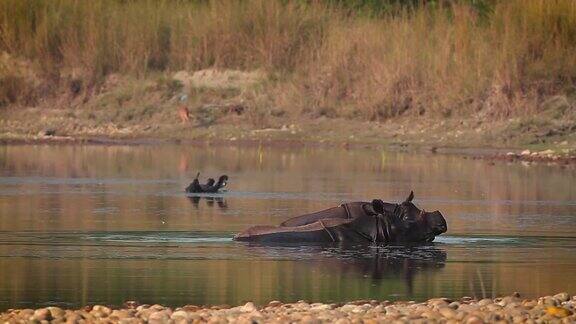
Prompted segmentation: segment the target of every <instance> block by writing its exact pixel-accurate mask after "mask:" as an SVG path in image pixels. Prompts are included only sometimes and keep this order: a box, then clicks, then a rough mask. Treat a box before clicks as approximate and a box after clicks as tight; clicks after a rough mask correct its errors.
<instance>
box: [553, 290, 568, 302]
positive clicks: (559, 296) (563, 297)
mask: <svg viewBox="0 0 576 324" xmlns="http://www.w3.org/2000/svg"><path fill="white" fill-rule="evenodd" d="M553 298H554V299H556V300H557V301H559V302H565V301H569V300H570V295H569V294H568V293H567V292H561V293H559V294H556V295H554V296H553Z"/></svg>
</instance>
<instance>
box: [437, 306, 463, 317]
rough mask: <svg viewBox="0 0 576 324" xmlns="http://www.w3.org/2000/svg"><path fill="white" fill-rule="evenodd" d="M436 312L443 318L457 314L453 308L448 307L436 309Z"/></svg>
mask: <svg viewBox="0 0 576 324" xmlns="http://www.w3.org/2000/svg"><path fill="white" fill-rule="evenodd" d="M438 312H439V313H440V314H441V315H442V316H444V317H445V318H455V317H456V315H457V314H458V313H457V312H456V311H455V310H454V309H452V308H450V307H441V308H439V309H438Z"/></svg>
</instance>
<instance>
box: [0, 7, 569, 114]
mask: <svg viewBox="0 0 576 324" xmlns="http://www.w3.org/2000/svg"><path fill="white" fill-rule="evenodd" d="M2 53H3V54H2ZM208 68H211V69H212V68H215V69H220V70H226V69H228V70H242V71H254V70H258V71H263V73H265V75H266V76H267V77H266V81H265V82H263V83H260V84H258V85H257V86H254V87H251V88H250V89H247V90H246V89H242V91H237V97H238V98H237V100H236V101H238V102H240V101H241V102H243V104H244V105H245V106H246V107H247V110H246V114H245V116H248V118H249V120H250V121H251V122H254V123H257V124H258V125H265V124H266V119H267V118H275V117H278V116H282V118H289V117H291V118H296V117H303V116H306V117H309V118H314V117H319V116H327V117H342V118H348V119H357V120H384V119H388V118H391V117H395V116H399V115H413V116H421V115H425V116H436V117H439V118H446V117H449V116H473V115H474V116H476V115H479V116H481V119H483V120H489V119H499V118H504V117H506V118H508V117H515V116H522V115H525V114H526V113H534V112H538V111H539V110H541V109H545V108H542V104H543V103H546V102H548V100H549V99H550V98H552V97H558V96H560V97H565V98H566V100H568V107H573V106H574V98H573V96H572V95H571V94H573V93H575V89H576V87H575V84H576V2H574V1H573V0H508V1H497V0H484V1H482V0H467V1H464V0H463V1H440V0H438V1H423V0H420V1H418V0H407V1H399V0H396V1H394V0H390V1H374V0H356V1H344V0H326V1H286V0H245V1H209V0H207V1H184V0H180V1H178V0H160V1H157V0H135V1H121V0H102V1H80V0H54V1H36V0H2V1H0V106H6V105H9V106H10V105H13V106H26V105H27V106H30V105H36V104H38V102H40V101H41V100H40V99H43V98H44V99H45V98H54V97H62V95H63V94H66V95H68V96H76V95H78V94H83V98H84V99H83V101H82V103H81V104H77V106H78V105H80V106H82V105H84V104H87V107H95V106H98V105H100V104H101V103H102V100H100V101H99V103H94V102H91V101H94V99H93V98H94V97H95V96H96V95H97V94H100V93H102V92H104V91H105V90H103V87H105V85H106V81H107V78H109V77H110V76H115V77H120V78H125V77H127V78H129V79H130V80H134V79H135V80H142V81H141V82H142V83H146V82H148V83H149V82H151V81H150V80H151V79H152V80H154V81H152V82H156V83H157V86H156V88H155V89H156V90H158V89H164V90H163V91H164V92H163V94H162V95H159V96H158V98H156V99H155V100H156V101H158V102H154V103H153V104H152V106H149V107H152V108H150V109H153V108H154V107H164V106H170V105H166V102H167V101H168V100H173V98H174V96H177V95H178V94H179V93H181V91H186V92H187V93H188V94H189V95H190V96H189V97H190V98H191V101H192V102H193V103H198V102H202V101H203V100H202V99H201V98H200V99H198V97H201V96H202V95H204V94H205V93H207V92H210V91H204V90H202V89H190V88H186V87H183V85H182V84H180V83H178V82H175V81H173V80H172V79H171V78H172V75H173V74H174V72H177V71H181V70H186V71H191V72H193V71H196V70H201V69H208ZM159 75H160V77H159ZM130 82H133V81H130ZM140 88H146V89H148V88H149V87H148V86H147V85H143V86H141V87H140ZM226 91H228V93H229V90H226ZM120 92H121V91H120ZM130 94H131V93H129V94H127V97H122V98H120V97H118V98H117V102H115V103H114V106H126V105H125V104H124V102H127V103H128V105H129V103H130V101H131V97H130ZM212 97H214V95H212ZM224 97H227V99H226V100H228V101H231V100H232V99H230V98H228V97H229V96H228V95H225V96H224ZM149 99H150V98H149ZM162 100H163V102H162ZM559 100H560V99H559ZM140 101H142V100H140ZM44 102H46V101H44ZM172 102H175V101H174V100H173V101H172ZM172 106H174V104H173V103H172ZM114 109H117V107H116V108H114ZM145 110H146V111H147V114H150V115H151V114H152V113H150V112H149V111H148V110H149V109H145ZM571 110H573V109H567V110H566V111H567V112H569V111H571ZM133 113H137V112H136V111H135V112H130V113H127V114H122V116H123V117H122V120H123V121H125V122H128V121H133V120H139V118H135V117H137V116H134V115H133ZM561 117H562V116H560V117H558V116H557V118H561Z"/></svg>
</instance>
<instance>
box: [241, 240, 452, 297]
mask: <svg viewBox="0 0 576 324" xmlns="http://www.w3.org/2000/svg"><path fill="white" fill-rule="evenodd" d="M248 247H249V248H250V251H252V252H253V253H254V254H255V255H258V256H259V257H263V258H266V257H272V258H275V259H276V258H277V257H278V256H282V257H283V258H288V259H289V260H298V263H304V264H307V267H311V268H312V269H318V271H317V273H325V274H328V273H329V274H331V275H333V276H335V277H338V278H345V277H346V278H349V277H354V276H356V277H362V278H369V279H372V280H375V281H378V280H382V279H384V280H398V279H400V280H401V282H403V284H404V287H405V289H406V293H407V294H408V295H412V293H413V286H414V285H413V284H414V277H415V276H416V275H417V274H426V275H430V274H432V273H434V272H435V271H436V270H438V269H442V268H443V267H444V266H445V263H446V259H447V252H446V251H445V250H444V249H442V248H441V247H439V246H435V245H434V243H426V244H418V245H414V246H410V245H408V246H406V245H385V246H384V245H366V244H362V243H352V244H349V243H342V242H337V243H304V244H302V243H299V244H297V243H276V242H249V243H248ZM397 288H398V287H394V288H393V289H392V290H393V291H390V293H398V291H395V290H396V289H397Z"/></svg>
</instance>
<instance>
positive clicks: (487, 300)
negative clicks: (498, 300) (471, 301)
mask: <svg viewBox="0 0 576 324" xmlns="http://www.w3.org/2000/svg"><path fill="white" fill-rule="evenodd" d="M492 303H493V301H492V299H490V298H484V299H482V300H480V301H479V302H478V306H481V307H482V306H487V305H490V304H492Z"/></svg>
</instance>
